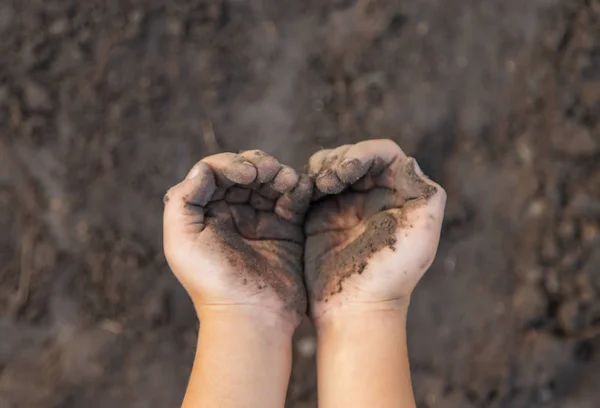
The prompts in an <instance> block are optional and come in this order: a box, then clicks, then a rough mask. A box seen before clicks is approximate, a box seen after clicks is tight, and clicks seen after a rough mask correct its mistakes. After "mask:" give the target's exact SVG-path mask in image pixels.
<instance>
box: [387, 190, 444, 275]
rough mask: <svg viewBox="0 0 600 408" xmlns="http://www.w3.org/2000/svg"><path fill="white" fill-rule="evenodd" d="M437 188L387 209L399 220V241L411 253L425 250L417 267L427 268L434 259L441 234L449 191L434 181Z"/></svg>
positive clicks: (416, 262) (416, 260) (419, 252)
mask: <svg viewBox="0 0 600 408" xmlns="http://www.w3.org/2000/svg"><path fill="white" fill-rule="evenodd" d="M432 186H434V187H435V191H434V190H431V191H434V192H433V194H432V195H431V196H429V198H424V197H421V198H417V199H413V200H410V201H408V202H406V204H405V205H404V206H403V207H402V208H397V209H390V210H387V211H388V212H389V213H390V214H393V215H394V217H395V218H396V219H397V220H398V224H399V226H400V229H399V230H398V231H397V233H396V237H397V240H398V245H399V246H401V247H403V248H406V249H407V250H409V251H410V252H411V253H414V254H423V256H422V257H419V258H416V259H415V260H414V262H415V264H414V265H412V266H411V265H407V266H406V267H409V266H410V267H413V268H417V269H420V270H421V271H423V272H424V271H425V270H427V268H429V266H430V265H431V263H432V262H433V259H434V256H435V251H436V249H437V245H438V242H439V238H440V232H441V229H442V222H443V220H444V208H445V206H446V192H445V191H444V189H443V188H442V187H441V186H439V185H437V184H435V183H433V182H432Z"/></svg>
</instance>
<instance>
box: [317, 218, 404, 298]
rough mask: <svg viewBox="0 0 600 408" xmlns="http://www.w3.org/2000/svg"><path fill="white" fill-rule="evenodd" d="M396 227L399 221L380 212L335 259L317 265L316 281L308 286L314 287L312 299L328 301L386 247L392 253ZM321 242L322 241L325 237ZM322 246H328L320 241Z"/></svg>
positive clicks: (362, 271)
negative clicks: (345, 282)
mask: <svg viewBox="0 0 600 408" xmlns="http://www.w3.org/2000/svg"><path fill="white" fill-rule="evenodd" d="M397 227H398V221H397V220H396V218H395V217H394V216H393V215H391V214H389V213H386V212H382V213H379V214H376V215H374V216H373V217H371V219H369V221H368V223H367V226H366V228H365V230H364V232H363V233H362V234H360V235H359V236H358V237H357V238H356V239H354V240H353V241H352V242H351V243H350V244H348V245H347V246H346V247H344V248H343V249H342V250H341V251H340V252H338V253H337V254H336V256H333V257H330V258H329V259H330V261H328V262H319V263H318V264H319V265H320V266H319V269H318V271H317V273H316V274H315V279H316V282H314V284H313V285H308V286H309V287H312V288H313V291H314V293H312V296H313V298H314V299H315V300H317V301H327V300H328V297H329V296H333V295H335V294H337V293H340V292H342V291H343V289H344V281H345V280H346V279H348V278H349V277H351V276H352V275H355V274H359V275H360V274H363V273H364V272H365V269H366V268H367V266H368V264H369V260H370V259H371V258H372V257H373V255H374V254H376V253H378V252H380V251H381V250H382V249H384V248H386V247H387V248H390V249H392V250H394V245H395V244H396V229H397ZM321 239H323V241H325V238H321ZM322 245H324V246H327V243H326V242H323V243H322ZM332 274H333V275H334V276H331V275H332Z"/></svg>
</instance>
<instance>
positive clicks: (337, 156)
mask: <svg viewBox="0 0 600 408" xmlns="http://www.w3.org/2000/svg"><path fill="white" fill-rule="evenodd" d="M351 146H352V145H343V146H339V147H337V148H335V149H333V150H332V151H331V152H330V153H329V154H328V155H327V156H326V157H325V158H324V160H323V162H322V165H321V170H320V171H319V174H318V175H317V178H316V180H315V185H316V186H317V188H318V189H319V190H320V191H321V192H323V193H326V194H338V193H341V192H342V191H343V190H344V189H345V188H346V186H347V183H344V182H343V181H342V180H340V178H339V177H338V175H337V173H336V168H337V166H338V163H339V162H340V160H341V158H342V157H344V154H345V153H346V152H347V151H348V150H349V149H350V148H351Z"/></svg>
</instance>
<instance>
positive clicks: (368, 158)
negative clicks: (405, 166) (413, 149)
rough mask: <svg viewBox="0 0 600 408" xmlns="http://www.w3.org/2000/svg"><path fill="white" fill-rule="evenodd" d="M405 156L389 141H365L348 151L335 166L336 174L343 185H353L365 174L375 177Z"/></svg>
mask: <svg viewBox="0 0 600 408" xmlns="http://www.w3.org/2000/svg"><path fill="white" fill-rule="evenodd" d="M403 158H406V155H405V154H404V152H403V151H402V149H400V146H398V145H397V144H396V143H395V142H394V141H392V140H389V139H378V140H367V141H364V142H359V143H357V144H355V145H353V146H351V147H350V149H348V150H347V151H346V152H345V154H344V157H343V158H341V160H340V161H339V163H338V164H337V166H336V169H335V170H336V173H337V175H338V177H339V178H340V180H342V181H343V182H345V183H354V182H356V181H357V180H359V179H360V178H362V177H363V176H365V174H367V173H370V174H373V175H377V174H379V173H381V172H382V171H383V170H384V169H385V168H386V167H387V166H389V165H390V164H392V163H393V162H394V161H395V160H398V159H403Z"/></svg>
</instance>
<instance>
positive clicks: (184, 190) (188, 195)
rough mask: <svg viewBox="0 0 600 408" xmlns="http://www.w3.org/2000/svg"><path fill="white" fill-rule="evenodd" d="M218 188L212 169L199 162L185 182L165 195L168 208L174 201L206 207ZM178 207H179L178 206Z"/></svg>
mask: <svg viewBox="0 0 600 408" xmlns="http://www.w3.org/2000/svg"><path fill="white" fill-rule="evenodd" d="M216 189H217V186H216V184H215V177H214V173H213V171H212V169H211V168H210V166H208V165H207V164H206V163H203V162H198V163H196V164H195V165H194V167H192V169H191V170H190V172H189V173H188V175H187V176H186V178H185V180H184V181H182V182H181V183H179V184H177V185H176V186H174V187H173V188H171V189H170V190H169V191H168V192H167V194H166V195H165V198H164V201H165V204H166V205H167V206H172V205H171V203H172V202H173V201H178V202H179V206H180V204H181V203H184V204H189V205H193V206H198V207H204V206H205V205H206V204H208V202H209V201H210V200H211V198H212V196H213V194H214V193H215V190H216ZM176 207H178V206H176Z"/></svg>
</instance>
